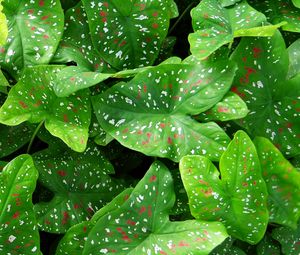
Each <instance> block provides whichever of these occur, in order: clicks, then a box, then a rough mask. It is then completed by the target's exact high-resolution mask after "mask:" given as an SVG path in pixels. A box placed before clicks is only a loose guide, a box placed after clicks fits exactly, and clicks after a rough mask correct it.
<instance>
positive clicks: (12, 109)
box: [0, 66, 91, 152]
mask: <svg viewBox="0 0 300 255" xmlns="http://www.w3.org/2000/svg"><path fill="white" fill-rule="evenodd" d="M61 68H62V67H58V66H37V67H32V68H26V69H25V70H24V72H23V75H22V77H21V79H20V80H19V82H18V83H17V84H16V85H15V86H14V87H13V88H12V89H11V90H10V91H9V94H8V98H7V99H6V101H5V103H4V104H3V106H2V107H1V108H0V122H1V123H3V124H5V125H11V126H15V125H18V124H20V123H22V122H24V121H29V122H32V123H38V122H41V121H45V127H46V128H47V129H48V130H49V132H50V133H51V134H52V135H54V136H57V137H59V138H61V139H62V140H63V141H64V142H65V143H66V144H67V145H68V146H69V147H71V148H72V149H73V150H75V151H79V152H82V151H84V149H85V147H86V143H87V139H88V128H89V125H90V118H91V117H90V116H91V109H90V98H89V91H88V90H82V91H80V92H78V93H77V94H76V95H72V96H70V97H68V98H58V97H57V96H56V95H55V93H54V92H53V85H54V84H55V82H57V80H56V77H57V76H56V74H57V73H58V72H59V71H60V70H61Z"/></svg>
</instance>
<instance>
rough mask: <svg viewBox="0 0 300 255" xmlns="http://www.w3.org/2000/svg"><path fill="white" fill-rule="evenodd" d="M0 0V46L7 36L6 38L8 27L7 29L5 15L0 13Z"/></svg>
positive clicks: (0, 5) (0, 7) (0, 0)
mask: <svg viewBox="0 0 300 255" xmlns="http://www.w3.org/2000/svg"><path fill="white" fill-rule="evenodd" d="M1 2H2V0H0V31H1V34H0V46H2V45H3V44H5V42H6V39H7V36H8V27H7V20H6V16H5V14H4V13H3V12H2V10H3V6H2V3H1Z"/></svg>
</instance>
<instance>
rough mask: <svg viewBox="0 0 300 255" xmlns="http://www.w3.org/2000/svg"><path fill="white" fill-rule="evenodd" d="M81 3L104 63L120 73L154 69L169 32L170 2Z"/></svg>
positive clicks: (165, 0)
mask: <svg viewBox="0 0 300 255" xmlns="http://www.w3.org/2000/svg"><path fill="white" fill-rule="evenodd" d="M172 1H173V0H172ZM82 2H83V4H84V7H85V10H86V13H87V17H88V21H89V26H90V30H91V37H92V41H93V44H94V45H95V47H96V49H97V51H98V53H99V54H100V56H101V57H103V58H104V59H105V61H107V62H108V63H109V64H111V65H112V66H113V67H114V68H117V69H121V70H122V69H130V68H135V67H140V66H148V65H152V63H153V62H154V60H155V59H156V57H157V55H158V53H159V49H160V46H161V44H162V42H163V40H164V38H165V37H166V35H167V32H168V27H169V20H170V18H171V13H170V9H169V7H170V2H171V1H170V0H162V1H150V0H145V1H143V2H136V1H122V0H107V1H103V0H101V1H99V3H98V4H96V3H95V2H93V1H92V2H91V1H89V0H83V1H82Z"/></svg>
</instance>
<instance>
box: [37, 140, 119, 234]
mask: <svg viewBox="0 0 300 255" xmlns="http://www.w3.org/2000/svg"><path fill="white" fill-rule="evenodd" d="M34 159H35V165H36V167H37V169H38V170H39V173H40V177H39V181H40V183H41V184H42V185H43V186H45V187H46V188H48V189H49V190H50V191H52V192H53V193H54V197H53V199H52V200H51V201H49V202H41V203H38V204H36V205H35V208H34V209H35V212H36V214H37V219H38V226H39V227H40V229H42V230H43V231H47V232H51V233H65V232H66V231H67V230H68V229H69V228H70V227H71V226H73V225H75V224H77V223H80V222H82V221H85V220H88V219H90V217H91V216H92V215H93V214H94V212H96V211H98V210H99V209H100V208H101V207H102V206H104V205H105V204H106V203H107V202H108V201H110V200H111V199H112V198H113V197H114V196H115V195H116V194H118V193H119V192H120V191H121V190H122V189H124V188H123V185H120V184H119V183H118V182H117V181H116V180H114V179H112V178H111V177H110V176H109V174H113V173H114V169H113V166H112V165H111V164H110V162H109V161H108V160H107V159H106V158H105V157H104V156H103V154H102V152H101V151H100V150H99V149H98V148H97V147H96V146H95V145H94V144H90V145H89V146H88V147H87V149H86V151H85V152H84V153H77V152H73V151H71V150H70V149H66V148H61V149H57V148H54V149H51V148H50V149H46V150H44V151H41V152H38V153H36V154H35V155H34ZM53 215H56V217H53Z"/></svg>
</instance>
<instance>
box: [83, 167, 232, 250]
mask: <svg viewBox="0 0 300 255" xmlns="http://www.w3.org/2000/svg"><path fill="white" fill-rule="evenodd" d="M174 201H175V195H174V190H173V181H172V176H171V174H170V172H169V171H168V169H167V168H166V167H165V166H164V165H163V164H162V163H159V162H155V163H153V164H152V166H151V167H150V169H149V170H148V172H147V173H146V175H145V176H144V178H143V179H142V180H141V181H140V182H139V183H138V184H137V186H136V187H135V188H134V190H133V191H132V193H131V195H130V197H129V198H128V200H127V201H126V202H125V203H124V204H123V205H121V207H120V208H119V209H117V210H114V211H112V212H109V213H108V214H106V215H104V216H103V217H101V218H99V219H98V221H97V223H96V224H95V226H94V227H93V228H92V230H91V231H90V233H89V234H88V238H87V241H86V243H85V246H84V251H83V255H85V254H97V253H99V252H100V254H101V253H103V254H105V253H116V254H120V255H123V254H128V255H129V254H132V255H133V254H146V253H148V254H155V253H156V254H171V253H176V254H194V253H195V254H196V253H197V254H208V253H209V252H210V251H211V250H212V249H213V248H214V247H215V246H217V245H218V244H220V243H221V242H222V241H223V240H224V239H225V238H226V237H227V234H226V232H225V229H224V227H223V226H222V224H220V223H217V222H202V221H196V220H190V221H181V222H170V220H169V216H168V212H169V210H170V209H171V208H172V206H173V204H174Z"/></svg>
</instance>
